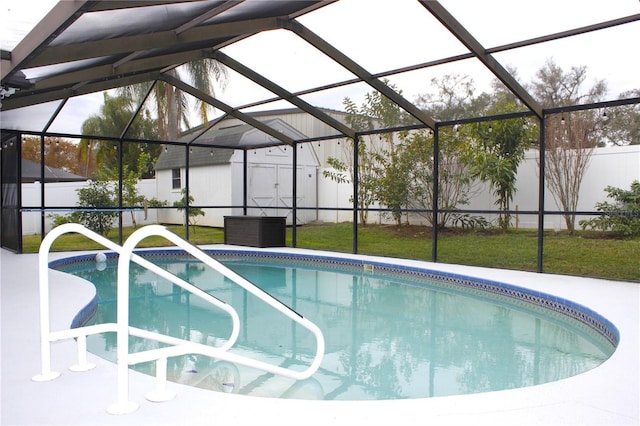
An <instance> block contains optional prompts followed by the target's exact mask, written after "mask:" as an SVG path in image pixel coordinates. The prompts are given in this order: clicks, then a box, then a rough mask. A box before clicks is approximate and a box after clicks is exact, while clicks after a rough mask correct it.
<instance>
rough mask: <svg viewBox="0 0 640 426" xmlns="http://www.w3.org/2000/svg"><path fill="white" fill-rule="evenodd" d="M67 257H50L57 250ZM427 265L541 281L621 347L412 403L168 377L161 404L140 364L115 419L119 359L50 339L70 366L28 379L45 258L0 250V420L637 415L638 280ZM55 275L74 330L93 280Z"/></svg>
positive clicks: (599, 420) (592, 420) (485, 420)
mask: <svg viewBox="0 0 640 426" xmlns="http://www.w3.org/2000/svg"><path fill="white" fill-rule="evenodd" d="M254 250H255V249H254ZM279 251H291V249H288V250H287V249H279ZM297 252H304V250H297ZM67 255H68V254H67ZM67 255H62V254H52V255H51V259H53V258H56V257H61V256H67ZM332 255H335V254H334V253H332ZM378 260H380V259H378ZM394 262H396V263H405V264H414V265H415V264H417V263H420V262H413V261H400V260H397V261H396V260H394ZM420 264H422V265H424V263H420ZM428 265H429V267H430V268H432V269H440V270H444V271H455V272H457V273H462V274H468V275H474V276H478V277H485V278H490V279H495V280H499V281H503V282H508V283H512V284H516V285H520V286H522V287H527V288H533V289H537V290H539V291H542V292H545V293H551V294H554V295H558V296H560V297H563V298H567V299H570V300H572V301H574V302H576V303H580V304H582V305H585V306H587V307H589V308H591V309H593V310H594V311H596V312H598V313H600V314H601V315H603V316H604V317H606V318H608V319H609V320H610V321H612V322H613V323H614V324H615V326H616V327H617V328H618V330H619V331H620V344H619V346H618V348H617V350H616V352H615V353H614V354H613V356H612V357H611V358H610V359H609V360H608V361H606V362H605V363H604V364H602V365H601V366H599V367H598V368H595V369H593V370H591V371H588V372H586V373H583V374H580V375H578V376H575V377H571V378H569V379H565V380H561V381H558V382H553V383H547V384H544V385H539V386H533V387H529V388H523V389H516V390H511V391H500V392H490V393H484V394H476V395H461V396H450V397H440V398H429V399H414V400H394V401H355V402H352V401H305V400H282V399H267V398H258V397H248V396H239V395H230V394H224V393H218V392H211V391H206V390H202V389H197V388H190V387H186V386H181V385H176V384H173V383H170V384H169V386H171V388H173V389H175V390H177V397H176V398H175V399H174V400H172V401H169V402H164V403H152V402H149V401H147V400H146V399H145V398H144V395H145V394H146V393H147V392H148V391H150V390H152V389H153V387H154V384H155V380H154V378H152V377H148V376H145V375H142V374H138V373H135V372H133V371H132V372H130V378H131V380H130V398H131V400H133V401H135V402H137V403H139V404H140V408H139V409H138V410H137V411H135V412H133V413H130V414H126V415H119V416H114V415H110V414H108V413H107V412H106V407H107V406H108V405H110V404H112V403H114V402H115V400H116V368H115V365H114V364H112V363H110V362H107V361H104V360H102V359H100V358H98V357H96V356H93V355H91V354H89V360H90V361H91V362H94V363H96V364H97V368H95V369H93V370H91V371H89V372H84V373H74V372H71V371H69V370H68V367H69V366H71V365H72V364H74V363H75V362H76V360H77V354H76V345H75V342H74V341H64V342H59V343H56V344H54V345H53V348H52V367H53V369H54V370H55V371H59V372H61V373H62V376H61V377H59V378H58V379H56V380H53V381H50V382H43V383H38V382H34V381H32V380H31V377H32V376H34V375H36V374H37V373H39V372H40V347H39V346H40V345H39V313H38V271H37V255H34V254H26V255H16V254H13V253H10V252H7V251H4V250H0V277H1V281H0V301H1V312H0V313H1V320H2V322H1V333H2V334H1V351H0V356H1V367H2V369H1V387H0V410H1V411H0V422H1V424H2V425H199V424H202V425H211V424H219V425H256V424H260V425H280V426H282V425H368V426H371V425H392V424H393V425H418V424H422V425H424V424H442V425H449V424H455V425H458V424H476V425H514V424H519V425H523V424H532V425H533V424H576V425H577V424H580V425H621V424H629V425H638V424H640V352H639V349H638V348H639V344H638V342H639V340H640V285H639V284H634V283H624V282H614V281H604V280H595V279H586V278H576V277H568V276H554V275H546V274H544V275H541V274H533V273H523V272H517V271H501V270H494V269H485V268H472V267H461V266H454V265H444V264H428ZM50 278H51V306H52V314H51V320H52V329H53V330H59V329H66V328H68V327H69V324H70V322H71V319H72V318H73V317H74V315H75V314H76V313H77V312H78V311H79V310H80V309H81V308H82V307H83V306H85V305H86V303H87V302H88V301H89V300H91V298H92V297H93V295H94V289H93V286H92V285H90V284H88V283H86V282H84V281H82V280H80V279H77V278H75V277H70V276H68V275H66V274H62V273H59V272H55V271H52V272H50Z"/></svg>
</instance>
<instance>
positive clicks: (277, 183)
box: [248, 164, 303, 224]
mask: <svg viewBox="0 0 640 426" xmlns="http://www.w3.org/2000/svg"><path fill="white" fill-rule="evenodd" d="M291 168H292V166H290V165H281V164H253V165H252V166H251V168H250V173H249V194H248V195H249V206H250V207H258V208H257V209H255V208H254V209H251V210H250V211H249V214H250V215H259V216H286V217H287V223H289V224H290V223H292V217H291V215H292V211H291V207H292V206H293V182H292V180H291ZM296 174H297V178H298V182H301V181H302V174H303V168H302V167H298V170H297V173H296ZM301 200H302V188H300V187H298V203H300V202H301ZM297 221H298V223H302V222H301V221H300V217H298V218H297Z"/></svg>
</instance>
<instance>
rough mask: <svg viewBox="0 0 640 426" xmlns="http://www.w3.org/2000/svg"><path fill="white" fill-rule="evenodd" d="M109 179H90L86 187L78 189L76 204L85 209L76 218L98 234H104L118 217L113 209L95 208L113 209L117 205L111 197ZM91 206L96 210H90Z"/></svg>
mask: <svg viewBox="0 0 640 426" xmlns="http://www.w3.org/2000/svg"><path fill="white" fill-rule="evenodd" d="M110 185H111V182H109V181H100V180H97V181H90V182H89V185H88V186H87V187H86V188H81V189H78V198H79V200H78V205H80V206H81V207H83V208H84V209H85V210H81V211H78V212H75V213H74V214H76V213H77V219H78V221H79V222H80V223H82V224H83V225H84V226H86V227H87V228H89V229H91V230H92V231H94V232H97V233H98V234H100V235H104V236H106V235H107V234H108V233H109V230H110V229H111V227H112V226H113V222H114V220H115V219H116V217H118V213H117V212H115V211H104V210H102V211H100V210H97V209H105V208H106V209H114V208H116V207H117V206H118V204H117V202H116V201H115V200H114V199H113V196H112V194H113V191H112V189H111V188H110ZM92 208H94V209H96V210H91V209H92Z"/></svg>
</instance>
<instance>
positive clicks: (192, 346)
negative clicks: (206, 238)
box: [33, 223, 325, 414]
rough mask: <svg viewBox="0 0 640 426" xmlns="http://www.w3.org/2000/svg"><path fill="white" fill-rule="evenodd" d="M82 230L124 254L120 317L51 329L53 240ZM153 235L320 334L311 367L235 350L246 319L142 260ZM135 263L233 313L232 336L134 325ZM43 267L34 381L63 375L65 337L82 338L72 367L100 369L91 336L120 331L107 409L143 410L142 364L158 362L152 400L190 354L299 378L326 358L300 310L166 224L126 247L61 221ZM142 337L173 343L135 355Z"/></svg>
mask: <svg viewBox="0 0 640 426" xmlns="http://www.w3.org/2000/svg"><path fill="white" fill-rule="evenodd" d="M71 232H76V233H80V234H82V235H84V236H86V237H87V238H89V239H92V240H94V241H95V242H97V243H99V244H102V245H103V246H104V247H106V248H108V249H110V250H112V251H114V252H116V253H118V255H119V257H118V276H117V294H118V304H117V314H116V315H117V321H116V323H105V324H98V325H91V326H84V327H78V328H74V329H67V330H58V331H51V326H50V309H49V308H50V306H49V265H48V257H49V252H50V250H51V246H52V245H53V242H54V241H55V240H56V239H57V238H58V237H60V236H61V235H63V234H66V233H71ZM149 236H161V237H164V238H166V239H167V240H169V241H171V242H172V243H174V244H175V245H177V246H178V247H180V248H182V249H183V250H184V251H186V252H187V253H189V254H191V255H192V256H194V257H195V258H197V259H198V260H200V261H202V262H203V263H205V264H206V265H207V266H209V267H211V268H213V269H214V270H216V271H217V272H219V273H221V274H222V275H224V276H225V277H227V278H229V279H230V280H231V281H233V282H235V283H236V284H238V285H240V286H241V287H243V288H244V289H245V290H247V291H248V292H250V293H251V294H253V295H255V296H256V297H258V298H259V299H261V300H262V301H263V302H265V303H267V304H268V305H270V306H272V307H273V308H275V309H276V310H278V311H279V312H281V313H283V314H284V315H286V316H287V317H289V318H290V319H291V320H293V321H295V322H297V323H298V324H300V325H302V326H303V327H305V328H306V329H307V330H309V331H310V332H311V333H312V334H314V336H315V338H316V355H315V357H314V360H313V362H312V363H311V364H310V366H309V367H308V368H307V369H306V370H303V371H294V370H289V369H287V368H283V367H279V366H276V365H273V364H269V363H265V362H262V361H258V360H255V359H251V358H247V357H244V356H240V355H236V354H231V353H229V352H227V351H228V349H230V348H231V347H232V346H233V345H234V344H235V342H236V340H237V338H238V336H239V328H240V319H239V316H238V313H237V311H236V310H235V309H234V308H233V307H232V306H230V305H228V304H227V303H225V302H223V301H221V300H220V299H218V298H216V297H215V296H212V295H210V294H209V293H207V292H205V291H203V290H201V289H199V288H197V287H195V286H194V285H192V284H190V283H188V282H186V281H184V280H182V279H181V278H179V277H177V276H175V275H173V274H171V273H170V272H168V271H167V270H165V269H163V268H161V267H159V266H158V265H156V264H154V263H152V262H150V261H148V260H146V259H144V258H142V257H141V256H139V255H137V254H135V253H133V250H134V249H135V247H136V246H137V244H138V243H139V242H140V241H142V240H143V239H144V238H147V237H149ZM131 261H133V262H135V263H137V264H139V265H141V266H142V267H145V268H147V269H149V270H151V271H152V272H155V273H156V274H158V275H160V276H162V277H163V278H165V279H167V280H169V281H170V282H173V283H174V284H176V285H178V286H180V287H182V288H183V289H185V290H186V291H189V292H191V293H193V294H195V295H198V296H200V297H201V298H203V299H204V300H206V301H208V302H209V303H211V304H213V305H214V306H216V307H218V308H220V309H222V310H224V311H225V312H227V313H228V314H229V315H230V316H231V318H232V323H233V324H232V331H231V336H230V337H229V338H228V340H227V341H226V342H225V343H224V344H223V345H221V346H219V347H212V346H208V345H204V344H199V343H194V342H190V341H187V340H184V339H179V338H175V337H171V336H166V335H163V334H159V333H155V332H152V331H148V330H142V329H139V328H136V327H132V326H130V325H129V318H128V314H129V284H130V283H129V266H130V262H131ZM38 268H39V290H40V341H41V372H40V374H37V375H35V376H34V377H33V380H34V381H48V380H53V379H55V378H57V377H58V376H59V375H60V373H58V372H54V371H52V370H51V343H52V342H54V341H58V340H64V339H72V338H75V339H77V345H78V360H79V361H78V364H77V365H74V366H72V367H70V368H71V369H72V370H74V371H86V370H89V369H91V368H93V367H94V365H93V364H89V363H88V362H87V355H86V353H87V350H86V337H87V336H88V335H91V334H98V333H105V332H115V333H116V334H117V337H116V341H117V347H116V351H117V383H118V396H117V401H116V403H114V404H112V405H110V406H109V407H108V409H107V411H108V412H110V413H112V414H124V413H128V412H132V411H134V410H136V409H137V407H138V404H137V403H134V402H132V401H129V400H128V398H129V397H128V367H129V365H134V364H137V363H140V362H148V361H154V360H155V361H156V383H157V385H156V389H155V390H154V391H152V392H150V393H148V394H147V399H149V400H151V401H166V400H169V399H171V398H173V396H174V395H175V393H174V392H172V391H169V390H167V389H166V373H167V358H168V357H172V356H179V355H186V354H201V355H205V356H209V357H213V358H217V359H222V360H226V361H230V362H234V363H237V364H242V365H246V366H249V367H253V368H257V369H260V370H263V371H266V372H269V373H273V374H278V375H282V376H285V377H289V378H293V379H296V380H302V379H307V378H309V377H311V376H312V375H313V374H314V373H315V372H316V371H317V370H318V368H319V367H320V363H321V362H322V358H323V356H324V348H325V343H324V336H323V334H322V331H321V330H320V329H319V328H318V327H317V326H316V325H315V324H314V323H313V322H311V321H309V320H307V319H306V318H304V317H303V316H302V315H300V314H299V313H298V312H296V311H295V310H293V309H292V308H290V307H289V306H287V305H285V304H283V303H282V302H281V301H280V300H278V299H276V298H274V297H273V296H271V295H270V294H268V293H266V292H264V291H263V290H262V289H260V288H258V287H256V286H255V285H254V284H253V283H251V282H250V281H248V280H246V279H245V278H243V277H242V276H240V275H238V274H237V273H235V272H234V271H232V270H231V269H229V268H227V267H226V266H224V265H222V264H221V263H220V262H218V261H217V260H215V259H214V258H212V257H210V256H209V255H207V254H206V253H204V252H203V251H202V250H200V249H199V248H198V247H196V246H195V245H193V244H191V243H190V242H188V241H186V240H184V239H182V238H180V237H179V236H178V235H176V234H174V233H172V232H171V231H169V230H168V229H166V228H165V227H164V226H160V225H147V226H145V227H143V228H140V229H138V230H136V231H135V232H133V233H132V234H131V235H130V236H129V238H128V239H127V241H126V242H125V244H123V246H119V245H118V244H116V243H114V242H112V241H110V240H108V239H107V238H105V237H103V236H102V235H99V234H97V233H95V232H93V231H91V230H89V229H87V228H85V227H84V226H82V225H80V224H76V223H68V224H63V225H60V226H58V227H56V228H54V229H52V230H51V231H50V232H49V233H48V234H47V235H46V236H45V238H44V239H43V241H42V243H41V245H40V250H39V252H38ZM130 335H131V336H137V337H142V338H147V339H153V340H156V341H159V342H162V343H166V344H168V345H171V346H169V347H165V348H161V349H153V350H149V351H142V352H136V353H134V354H130V353H129V346H128V344H129V336H130Z"/></svg>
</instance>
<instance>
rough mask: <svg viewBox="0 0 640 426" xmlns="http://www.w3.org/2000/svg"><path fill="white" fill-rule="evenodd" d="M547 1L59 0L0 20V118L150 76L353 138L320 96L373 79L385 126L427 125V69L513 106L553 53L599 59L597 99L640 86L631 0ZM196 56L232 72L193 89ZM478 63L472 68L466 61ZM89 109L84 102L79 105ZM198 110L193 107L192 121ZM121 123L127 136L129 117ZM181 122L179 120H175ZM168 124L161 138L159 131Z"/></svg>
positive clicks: (236, 108)
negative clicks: (0, 23) (294, 114)
mask: <svg viewBox="0 0 640 426" xmlns="http://www.w3.org/2000/svg"><path fill="white" fill-rule="evenodd" d="M9 1H11V2H15V1H17V0H9ZM43 1H44V0H43ZM24 3H25V4H27V3H29V1H28V0H26V1H25V2H24ZM391 5H393V6H392V7H393V8H392V9H391ZM571 5H573V6H571ZM555 6H556V5H555V3H554V2H553V1H551V0H541V1H539V2H536V3H535V4H531V5H527V7H526V10H527V13H530V14H531V16H536V17H544V18H545V19H527V18H526V16H525V15H523V13H522V10H523V9H522V8H516V7H514V6H513V4H512V2H509V1H507V0H487V1H486V2H477V1H468V0H441V1H439V2H438V1H433V0H395V1H394V2H393V4H392V3H391V2H385V1H369V2H364V1H358V0H339V1H337V0H270V1H264V0H186V1H178V0H135V1H134V0H123V1H89V0H74V1H60V2H58V3H56V4H55V5H53V7H52V8H51V10H50V11H49V12H48V13H47V14H46V15H45V16H44V17H43V18H42V19H40V20H39V21H38V22H37V23H36V24H35V25H34V26H33V29H32V30H31V31H29V32H26V33H25V35H24V37H22V38H21V39H20V41H19V42H14V39H13V38H12V39H7V40H5V39H4V37H5V33H4V32H3V39H2V55H1V60H2V64H1V65H2V66H1V67H0V73H1V77H2V81H1V83H2V99H1V108H0V119H1V120H2V123H7V125H5V124H2V123H0V126H1V127H2V128H3V129H4V130H19V131H20V130H21V131H25V132H28V131H44V132H53V130H51V129H49V128H48V127H47V125H49V124H50V123H53V124H54V125H53V127H52V128H55V129H63V128H64V129H70V130H65V132H66V133H65V134H69V135H80V134H81V131H80V129H81V126H82V122H81V121H82V120H76V121H77V122H65V123H61V121H60V119H58V120H57V121H56V118H57V117H58V115H59V114H60V117H63V116H64V117H65V121H68V117H81V116H82V115H83V114H75V113H73V112H71V111H68V109H70V106H71V105H75V104H80V103H73V102H70V103H68V105H67V106H64V104H66V103H67V101H68V100H70V99H75V98H81V97H85V98H82V99H83V102H82V103H83V104H86V105H91V104H92V102H91V100H90V99H89V98H87V97H91V96H97V97H99V98H105V99H106V97H105V96H104V95H102V93H109V94H110V96H112V97H113V96H114V93H116V92H118V91H119V90H120V89H122V88H125V87H130V86H135V85H138V84H141V83H147V82H157V83H158V84H159V86H158V87H160V89H161V88H162V87H164V86H163V85H168V86H173V88H174V90H175V91H176V93H182V94H185V96H186V95H188V96H189V103H188V104H187V103H185V104H184V105H181V107H180V108H183V107H184V108H187V107H189V108H191V112H190V114H197V113H196V112H193V111H200V112H202V111H205V110H206V109H209V110H214V111H216V112H215V113H214V114H211V113H210V112H209V117H211V116H215V117H218V118H219V119H221V118H222V117H232V118H235V119H237V120H240V121H241V122H243V123H244V124H246V125H248V126H251V127H253V128H255V129H257V130H258V131H259V132H261V133H262V134H264V135H267V139H269V140H271V139H274V140H276V142H277V143H278V144H287V145H292V144H295V143H296V142H297V139H295V137H294V138H292V137H289V136H286V135H283V134H281V132H279V131H278V130H276V129H273V128H271V127H269V126H268V125H267V124H266V123H265V122H263V121H260V120H256V119H255V117H254V116H252V115H251V114H246V113H244V112H243V111H256V110H260V109H264V107H265V106H266V105H276V104H278V103H279V102H280V103H281V104H285V103H286V104H287V105H291V106H295V107H296V108H299V109H301V110H303V111H304V112H305V113H306V114H307V117H312V118H313V120H316V121H318V122H321V123H322V125H324V126H327V127H329V128H331V129H332V132H333V133H334V134H335V135H338V136H340V137H349V138H353V137H355V136H356V129H353V128H351V127H350V126H349V125H348V124H347V123H345V122H343V121H338V120H336V119H335V117H333V116H331V115H329V114H326V113H325V112H324V110H325V109H332V110H344V109H345V102H346V101H347V100H349V101H353V104H355V105H361V104H362V103H364V102H366V99H367V98H366V97H367V96H369V94H371V93H376V92H377V93H379V94H381V95H382V96H383V97H384V98H386V99H388V100H389V101H390V102H391V103H392V104H395V105H396V106H397V107H398V108H400V110H402V112H403V114H404V116H405V117H408V121H407V122H405V123H393V124H390V125H389V128H393V127H394V126H400V125H405V124H410V125H416V126H422V127H429V128H435V127H436V126H437V124H438V121H437V117H432V116H431V115H430V113H429V112H427V110H426V108H424V105H422V104H420V102H419V99H421V98H422V99H424V96H423V95H424V94H428V93H431V94H433V92H434V91H437V90H438V87H437V84H436V83H434V78H433V77H431V78H430V77H429V76H436V77H437V76H442V75H445V74H452V73H455V74H465V73H468V72H471V73H472V74H473V75H472V78H473V79H474V83H475V84H477V85H478V86H479V87H478V91H477V93H478V94H480V93H482V92H489V91H490V90H491V88H492V87H494V86H495V84H502V85H503V86H505V88H506V90H508V91H509V92H511V93H512V94H513V95H514V98H515V99H516V100H517V101H518V102H519V104H520V105H521V106H522V108H523V109H526V110H528V111H529V112H531V114H533V115H535V116H537V117H542V116H543V115H544V114H545V106H544V105H542V104H541V100H539V99H536V98H535V96H533V94H532V93H530V90H531V85H530V80H531V79H532V78H535V76H536V72H537V71H538V70H540V69H541V68H542V67H543V66H544V65H545V63H546V61H548V60H549V59H553V60H555V61H557V62H558V64H559V65H560V66H561V67H563V68H564V69H570V68H571V67H573V66H581V65H585V66H587V67H589V69H590V70H591V69H593V70H594V71H597V72H598V74H597V75H589V78H590V80H594V81H595V80H597V79H606V81H607V83H608V84H609V93H607V95H606V96H605V97H604V98H603V101H613V100H618V99H619V97H620V96H622V95H621V94H623V93H627V95H625V96H627V97H628V98H631V97H633V96H635V98H633V99H637V95H633V93H637V92H632V90H639V88H638V87H637V74H634V71H633V70H634V69H637V66H634V63H633V62H634V61H635V60H636V56H637V55H635V52H634V51H631V50H630V49H631V46H632V45H633V43H630V40H635V39H638V37H640V22H639V21H640V5H639V4H638V2H637V1H636V0H633V1H632V0H620V1H619V2H615V3H613V2H608V3H606V4H605V3H604V2H601V1H595V0H567V1H566V2H563V5H562V7H561V8H560V9H555ZM557 11H560V12H557ZM34 15H37V14H34ZM558 15H561V16H558ZM5 26H6V27H11V25H10V24H7V25H5ZM618 29H620V30H618ZM622 29H624V31H623V30H622ZM594 37H595V38H596V39H597V40H598V42H597V43H596V42H594ZM605 37H606V41H604V40H605ZM564 40H571V41H572V43H563V42H561V41H564ZM583 40H584V41H583ZM564 46H572V47H571V48H564ZM527 52H528V53H529V54H527ZM533 58H535V61H534V60H533ZM203 60H206V61H209V62H211V61H214V62H216V63H218V64H220V66H221V67H222V69H223V70H226V72H228V74H225V76H227V77H226V78H228V79H233V80H232V81H229V84H228V86H227V85H226V81H225V79H224V78H219V79H217V80H216V82H215V84H218V85H219V86H220V87H217V88H216V89H215V90H213V89H203V88H202V87H201V85H199V83H200V82H199V81H197V79H196V78H195V77H193V75H190V74H189V73H188V72H186V71H185V70H186V69H187V68H188V67H189V66H190V65H192V64H195V63H201V62H204V61H203ZM575 61H578V62H575ZM635 65H637V64H635ZM478 67H481V69H482V72H477V71H469V70H477V69H478ZM223 77H224V76H223ZM492 85H494V86H492ZM227 89H228V92H225V90H227ZM232 92H233V93H232ZM149 96H151V97H153V94H151V95H149ZM101 102H102V99H99V100H98V103H101ZM56 103H60V105H62V106H63V108H65V109H63V111H62V113H61V111H60V110H58V109H54V111H52V112H51V116H50V117H48V118H47V119H42V118H39V119H38V122H37V125H36V126H34V123H33V115H30V114H29V111H34V109H33V108H32V107H34V106H38V105H56ZM153 104H154V102H152V101H150V100H149V101H148V100H147V98H145V99H142V100H140V105H143V106H144V107H143V108H138V109H137V111H138V112H137V113H138V114H150V115H151V116H153V117H154V118H157V119H158V120H160V118H161V117H160V116H161V115H162V114H160V113H159V112H158V111H154V110H153V108H154V105H153ZM193 104H197V105H193ZM158 108H159V106H158ZM135 109H136V108H134V110H135ZM38 111H44V109H42V108H41V109H38ZM95 113H99V110H97V109H94V110H92V111H89V110H88V109H86V110H85V111H84V116H89V115H92V114H95ZM206 117H207V115H206V114H204V115H203V118H202V119H200V118H199V119H193V120H190V121H191V123H195V125H196V126H199V125H201V123H205V122H207V121H209V119H208V118H206ZM409 122H410V123H409ZM318 127H320V126H318ZM74 129H75V130H74ZM121 130H122V131H121V132H118V133H119V134H122V135H125V136H126V138H130V136H129V134H128V133H127V130H128V129H127V128H123V129H121ZM186 130H188V127H186V125H184V126H182V127H180V128H178V129H177V134H180V133H181V132H184V131H186ZM358 131H361V130H358ZM302 133H305V132H302ZM173 134H175V133H173ZM168 135H169V134H165V135H161V136H160V137H159V139H158V142H167V141H169V140H168V139H167V138H168V137H170V136H168ZM94 136H98V135H94ZM324 136H325V135H314V134H305V135H304V137H305V138H306V139H313V138H321V137H324ZM133 138H134V139H135V137H133ZM169 142H175V143H188V142H185V141H184V140H175V141H169ZM263 145H264V142H262V143H261V144H259V145H256V146H263ZM241 149H251V146H250V145H243V146H242V148H241Z"/></svg>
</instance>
